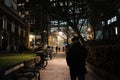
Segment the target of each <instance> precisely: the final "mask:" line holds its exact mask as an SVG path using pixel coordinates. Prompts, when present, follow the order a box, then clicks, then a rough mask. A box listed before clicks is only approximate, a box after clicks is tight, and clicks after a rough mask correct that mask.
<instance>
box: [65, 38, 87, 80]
mask: <svg viewBox="0 0 120 80" xmlns="http://www.w3.org/2000/svg"><path fill="white" fill-rule="evenodd" d="M66 54H67V55H66V61H67V65H68V66H69V68H70V77H71V80H77V78H78V80H85V73H86V72H87V71H86V67H85V59H86V56H87V51H86V48H85V47H84V46H82V45H81V43H80V41H79V37H77V36H75V37H73V38H72V44H71V45H70V47H69V48H68V51H67V53H66Z"/></svg>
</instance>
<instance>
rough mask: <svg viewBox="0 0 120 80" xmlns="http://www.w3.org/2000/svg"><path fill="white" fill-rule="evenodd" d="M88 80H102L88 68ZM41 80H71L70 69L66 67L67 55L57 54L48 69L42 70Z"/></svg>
mask: <svg viewBox="0 0 120 80" xmlns="http://www.w3.org/2000/svg"><path fill="white" fill-rule="evenodd" d="M87 70H88V73H87V74H86V80H103V79H100V78H99V77H98V76H97V75H96V74H95V73H94V72H93V71H92V70H90V69H89V68H87ZM40 73H41V80H70V76H69V68H68V66H67V65H66V60H65V53H58V54H56V55H55V56H54V57H53V59H52V60H49V63H48V66H47V67H46V69H41V70H40Z"/></svg>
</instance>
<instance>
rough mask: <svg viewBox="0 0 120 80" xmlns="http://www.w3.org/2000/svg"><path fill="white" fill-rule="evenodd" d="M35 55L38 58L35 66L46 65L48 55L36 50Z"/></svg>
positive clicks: (42, 66) (41, 66)
mask: <svg viewBox="0 0 120 80" xmlns="http://www.w3.org/2000/svg"><path fill="white" fill-rule="evenodd" d="M37 56H39V58H40V59H39V60H38V61H36V66H40V68H44V69H45V67H47V65H48V60H49V55H47V54H46V53H45V52H44V51H38V52H37Z"/></svg>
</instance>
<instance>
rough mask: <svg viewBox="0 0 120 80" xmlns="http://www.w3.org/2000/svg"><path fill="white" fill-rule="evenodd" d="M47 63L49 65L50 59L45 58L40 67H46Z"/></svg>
mask: <svg viewBox="0 0 120 80" xmlns="http://www.w3.org/2000/svg"><path fill="white" fill-rule="evenodd" d="M47 65H48V61H47V60H44V63H43V64H41V66H40V67H42V68H45V67H46V66H47Z"/></svg>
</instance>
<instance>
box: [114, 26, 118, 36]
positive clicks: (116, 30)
mask: <svg viewBox="0 0 120 80" xmlns="http://www.w3.org/2000/svg"><path fill="white" fill-rule="evenodd" d="M115 34H116V35H118V28H117V27H115Z"/></svg>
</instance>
